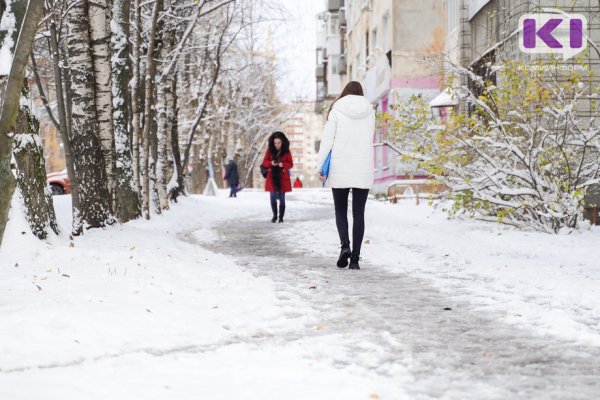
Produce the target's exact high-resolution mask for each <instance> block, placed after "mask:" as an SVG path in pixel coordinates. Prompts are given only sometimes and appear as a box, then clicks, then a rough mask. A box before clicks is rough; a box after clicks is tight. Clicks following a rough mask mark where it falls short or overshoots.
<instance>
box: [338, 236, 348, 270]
mask: <svg viewBox="0 0 600 400" xmlns="http://www.w3.org/2000/svg"><path fill="white" fill-rule="evenodd" d="M351 255H352V250H350V243H349V242H348V243H342V250H340V257H339V258H338V260H337V266H338V268H346V267H347V266H348V259H349V258H350V256H351Z"/></svg>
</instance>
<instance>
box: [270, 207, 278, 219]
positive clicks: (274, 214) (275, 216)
mask: <svg viewBox="0 0 600 400" xmlns="http://www.w3.org/2000/svg"><path fill="white" fill-rule="evenodd" d="M271 210H272V211H273V218H271V222H272V223H275V222H277V203H271Z"/></svg>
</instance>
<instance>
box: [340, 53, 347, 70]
mask: <svg viewBox="0 0 600 400" xmlns="http://www.w3.org/2000/svg"><path fill="white" fill-rule="evenodd" d="M347 70H348V63H347V62H346V55H345V54H342V55H340V58H339V59H338V72H339V74H340V75H346V71H347Z"/></svg>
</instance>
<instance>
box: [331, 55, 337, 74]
mask: <svg viewBox="0 0 600 400" xmlns="http://www.w3.org/2000/svg"><path fill="white" fill-rule="evenodd" d="M339 60H340V57H339V56H329V65H331V73H332V74H333V75H339V73H340V72H339Z"/></svg>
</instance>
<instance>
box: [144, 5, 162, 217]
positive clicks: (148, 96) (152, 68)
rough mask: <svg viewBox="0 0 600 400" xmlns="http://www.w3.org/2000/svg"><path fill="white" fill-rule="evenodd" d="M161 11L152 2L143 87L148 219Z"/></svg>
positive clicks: (160, 7)
mask: <svg viewBox="0 0 600 400" xmlns="http://www.w3.org/2000/svg"><path fill="white" fill-rule="evenodd" d="M160 11H162V0H157V1H156V2H155V3H154V7H153V10H152V23H151V27H150V32H149V33H148V36H149V39H150V41H149V44H148V52H147V55H146V82H145V83H146V89H145V96H144V98H145V108H144V130H143V134H142V140H143V155H142V168H141V172H142V174H141V175H142V176H143V177H145V179H143V188H142V210H143V213H144V217H145V218H146V219H150V175H149V174H150V144H151V143H150V140H151V133H152V115H153V112H152V94H153V92H154V84H155V82H154V78H155V75H156V61H155V60H154V56H155V54H154V53H155V49H156V35H157V29H156V25H157V22H158V15H159V13H160Z"/></svg>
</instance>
